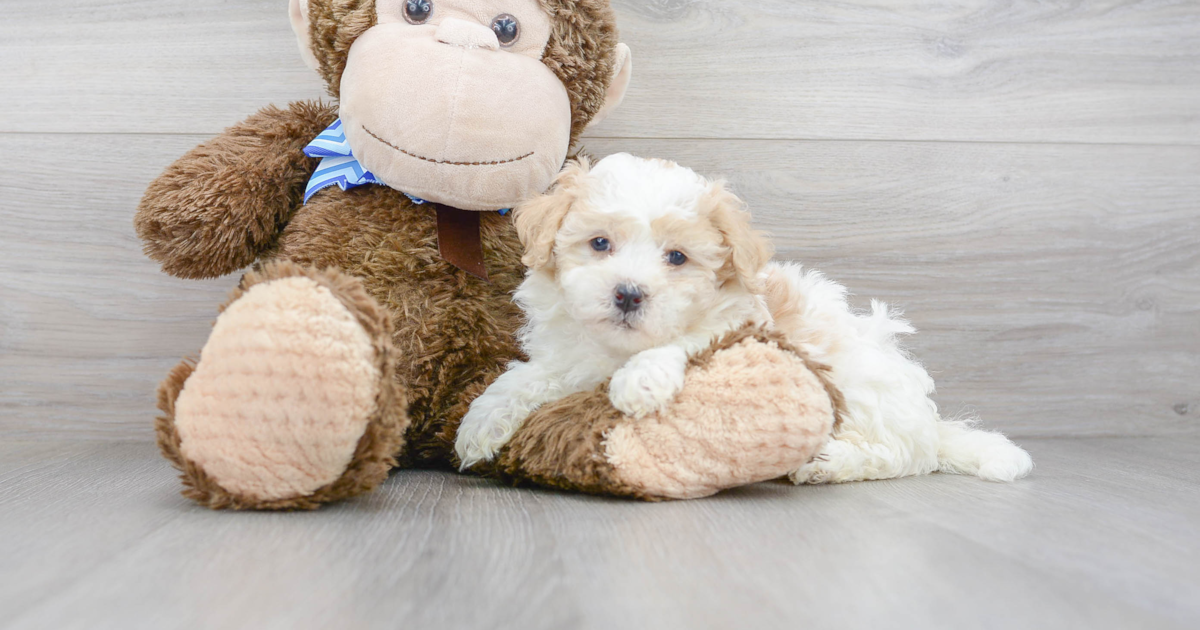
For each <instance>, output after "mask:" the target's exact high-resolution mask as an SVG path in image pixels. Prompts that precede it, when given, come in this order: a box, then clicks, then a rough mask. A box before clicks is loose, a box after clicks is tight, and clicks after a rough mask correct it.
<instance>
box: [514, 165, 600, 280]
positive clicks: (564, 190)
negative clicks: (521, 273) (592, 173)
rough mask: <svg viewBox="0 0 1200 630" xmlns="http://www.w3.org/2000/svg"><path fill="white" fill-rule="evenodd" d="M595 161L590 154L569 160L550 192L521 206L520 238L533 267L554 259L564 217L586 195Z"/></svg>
mask: <svg viewBox="0 0 1200 630" xmlns="http://www.w3.org/2000/svg"><path fill="white" fill-rule="evenodd" d="M590 169H591V164H590V163H589V162H588V159H587V158H586V157H580V158H579V159H578V161H573V162H568V163H567V166H566V167H565V168H563V170H562V172H561V173H559V174H558V178H557V179H555V181H554V186H553V187H552V188H551V189H550V191H549V192H547V193H546V194H544V195H542V196H540V197H534V198H533V199H530V200H529V201H526V202H524V203H522V204H521V205H519V206H517V208H516V210H515V211H514V213H513V221H514V222H515V223H516V226H517V238H520V239H521V245H523V246H525V255H524V256H523V257H522V258H521V262H522V263H523V264H524V265H525V266H526V267H529V268H530V269H540V268H542V267H545V266H546V265H549V264H551V263H552V262H553V260H554V241H555V237H556V236H558V230H559V228H561V227H562V222H563V219H564V218H566V216H567V212H569V211H570V210H571V206H572V205H573V204H574V203H575V201H576V200H577V199H578V198H579V197H580V195H582V194H583V187H584V186H585V183H584V179H585V178H586V177H587V174H588V171H589V170H590Z"/></svg>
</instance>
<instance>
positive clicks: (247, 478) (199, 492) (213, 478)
mask: <svg viewBox="0 0 1200 630" xmlns="http://www.w3.org/2000/svg"><path fill="white" fill-rule="evenodd" d="M281 272H282V273H281ZM286 273H297V274H299V275H290V276H289V275H285V277H275V278H271V277H270V276H271V275H275V276H278V275H284V274H286ZM248 280H249V286H248V288H247V289H244V290H242V291H240V292H239V295H236V296H235V298H234V300H233V301H232V302H231V303H230V304H229V305H228V306H227V307H226V308H225V310H224V312H223V313H222V314H221V316H220V317H219V318H218V319H217V322H216V325H215V326H214V328H213V332H212V335H211V336H210V337H209V340H208V343H207V344H206V345H205V346H204V349H203V350H202V351H201V355H200V360H199V362H198V363H197V364H196V365H195V366H194V367H192V366H191V365H190V364H187V363H185V364H183V365H180V366H179V367H177V368H176V370H175V371H174V372H173V373H172V374H171V376H170V377H169V378H168V379H167V381H166V382H164V383H163V386H162V388H161V391H160V406H161V407H162V408H163V411H165V412H167V416H166V417H164V418H160V420H159V443H160V446H161V447H162V448H163V451H164V453H165V454H166V455H167V457H168V458H169V459H172V460H173V461H175V463H176V465H178V466H179V467H180V468H181V469H182V470H183V473H184V475H183V476H184V482H185V484H186V485H187V486H189V487H188V490H187V491H185V494H186V495H187V496H189V497H191V498H193V499H196V500H197V501H200V502H201V503H204V504H206V505H208V506H210V507H214V508H227V507H228V508H250V509H295V508H313V507H316V506H317V505H319V504H321V503H323V502H327V501H331V500H335V499H339V498H344V497H346V496H351V495H353V494H357V493H359V492H362V491H365V490H368V489H370V488H373V487H374V486H375V485H378V483H380V482H381V481H382V480H383V479H384V478H385V477H386V475H387V471H388V470H389V469H390V468H391V467H392V466H394V465H395V461H394V459H393V456H394V454H395V453H396V451H397V450H398V449H399V447H400V444H401V440H402V439H403V431H404V428H405V426H404V425H405V422H404V421H403V418H402V417H401V416H402V412H401V413H398V412H397V409H398V404H397V400H396V398H397V392H395V391H393V390H394V388H395V385H394V383H393V380H394V379H393V378H392V369H391V368H390V365H389V363H390V361H389V360H388V359H389V358H390V357H389V355H390V353H391V350H390V345H389V344H390V335H388V334H387V333H388V332H389V330H388V326H387V322H386V318H382V313H381V312H380V309H378V307H377V306H376V305H374V303H373V301H371V300H370V298H369V297H368V296H366V294H365V293H362V289H361V286H360V285H359V284H358V283H357V281H355V280H353V279H352V278H348V277H347V276H344V275H341V274H337V273H336V272H313V271H310V270H305V269H302V268H298V267H295V266H275V267H272V268H268V269H266V270H265V271H264V274H260V275H258V276H256V277H255V276H248ZM256 281H257V283H255V282H256ZM381 318H382V320H381Z"/></svg>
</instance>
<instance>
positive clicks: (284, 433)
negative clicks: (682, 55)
mask: <svg viewBox="0 0 1200 630" xmlns="http://www.w3.org/2000/svg"><path fill="white" fill-rule="evenodd" d="M290 15H291V19H292V24H293V26H294V27H295V30H296V33H297V35H298V38H299V42H300V50H301V53H302V56H303V57H304V59H305V61H306V62H307V63H308V64H309V65H310V66H311V67H312V68H313V69H314V70H316V71H317V72H318V73H320V75H321V77H323V78H324V80H325V82H326V84H327V86H328V90H329V93H330V95H331V96H332V97H333V98H334V99H336V104H335V105H327V104H322V103H318V102H300V103H293V104H292V105H290V106H289V107H288V108H286V109H280V108H275V107H267V108H266V109H263V110H262V111H260V112H258V113H257V114H255V115H253V116H251V117H250V118H248V119H247V120H245V121H244V122H242V123H240V124H238V125H235V126H234V127H231V128H230V129H228V130H226V131H225V132H224V133H222V134H221V135H220V136H218V137H216V138H215V139H213V140H211V141H209V142H206V143H204V144H202V145H200V146H199V147H197V148H195V149H193V150H192V151H191V152H189V153H188V154H187V155H185V156H184V157H182V158H180V159H179V160H178V161H177V162H175V163H174V164H173V165H171V166H170V167H169V168H167V170H166V172H164V173H163V174H162V175H161V176H160V177H159V178H158V179H157V180H155V181H154V182H153V183H152V184H151V185H150V186H149V188H148V190H147V192H146V194H145V197H144V199H143V200H142V202H141V205H140V206H139V208H138V212H137V216H136V219H135V225H136V228H137V233H138V235H139V236H140V237H141V239H142V240H143V241H144V243H145V250H146V253H147V254H148V255H149V256H150V257H151V258H152V259H154V260H155V261H157V262H158V263H160V264H161V265H162V268H163V269H164V271H166V272H167V273H170V274H172V275H175V276H178V277H181V278H210V277H216V276H221V275H225V274H229V273H232V272H235V271H237V270H239V269H242V268H245V267H247V266H251V267H252V269H251V270H250V271H249V272H248V273H246V274H245V275H244V276H243V278H242V280H241V283H240V285H239V286H238V288H237V289H236V290H235V291H234V293H233V295H232V296H231V298H230V299H229V301H228V302H227V303H226V304H225V305H224V306H223V307H222V308H221V312H220V316H219V317H218V318H217V320H216V322H215V324H214V326H213V330H212V333H211V336H210V337H209V339H208V341H207V342H206V344H205V345H204V347H203V349H202V350H201V352H200V356H199V358H198V359H197V360H185V361H184V362H183V363H181V364H180V365H178V366H177V367H176V368H174V369H173V370H172V371H171V372H170V373H169V375H168V376H167V378H166V379H165V380H164V382H163V383H162V385H161V386H160V388H159V408H160V409H161V410H162V412H163V413H162V415H161V416H160V417H159V419H158V422H157V425H156V429H157V434H158V442H159V446H160V448H161V450H162V452H163V454H164V455H165V456H166V457H167V458H168V459H169V460H171V462H173V463H174V465H175V466H176V467H178V468H179V469H180V471H181V472H182V479H183V482H184V485H185V490H184V494H185V495H186V496H188V497H190V498H192V499H194V500H195V501H197V502H199V503H201V504H203V505H206V506H208V507H211V508H235V509H307V508H314V507H317V506H319V505H321V504H323V503H327V502H330V501H335V500H338V499H343V498H346V497H350V496H353V495H356V494H359V493H362V492H365V491H368V490H371V489H372V488H374V487H375V486H377V485H378V484H379V483H381V482H382V481H383V480H384V479H385V478H386V477H387V475H388V472H389V471H390V470H392V469H394V468H397V467H440V468H452V467H454V466H455V465H456V464H457V462H456V461H455V459H454V436H455V429H456V427H457V424H458V422H459V420H460V419H461V418H462V416H463V414H464V413H465V412H466V410H467V408H468V405H469V403H470V402H471V400H472V399H473V397H474V396H476V395H478V394H479V393H480V392H482V391H483V390H484V389H485V388H486V386H487V384H488V383H489V382H491V380H493V379H494V378H495V377H497V376H498V375H499V374H501V373H502V372H503V371H504V369H505V366H506V365H507V364H508V363H509V362H510V361H512V360H514V359H517V358H519V352H520V351H519V349H518V345H517V342H516V338H515V335H516V331H517V330H518V328H519V327H520V325H521V316H520V311H519V310H518V309H517V308H516V307H515V306H514V305H513V304H512V302H511V299H510V296H511V293H512V291H513V290H514V289H515V287H516V286H517V285H518V284H519V283H520V281H521V280H522V278H523V276H524V273H525V270H524V269H523V268H522V266H521V255H522V247H521V243H520V242H519V240H518V237H517V234H516V232H515V230H514V228H513V226H512V224H511V220H510V217H508V216H507V215H506V214H505V213H504V212H503V211H504V210H506V209H509V208H512V207H513V206H515V205H517V204H519V203H521V202H522V201H524V200H527V199H529V198H531V197H534V196H536V195H538V194H540V193H542V192H544V191H545V190H546V188H547V187H549V185H550V184H551V182H552V181H553V178H554V177H555V175H556V174H557V173H558V171H559V170H560V169H561V167H562V166H563V164H564V161H565V159H566V158H567V155H568V151H569V150H570V147H571V146H572V144H573V143H574V142H575V140H576V139H577V138H578V137H579V134H580V133H581V132H582V131H583V130H584V129H585V128H586V127H587V126H588V125H589V124H592V123H595V122H597V121H599V120H600V119H602V118H603V117H604V116H605V115H606V114H608V113H609V112H610V111H611V110H612V109H613V108H614V107H616V106H617V105H618V104H619V103H620V101H621V99H622V97H623V95H624V92H625V89H626V87H627V86H628V84H629V81H630V75H631V70H632V63H631V60H630V53H629V49H628V48H627V47H626V46H624V45H623V44H620V43H618V41H617V31H616V26H615V22H614V16H613V13H612V9H611V8H610V6H609V3H608V1H607V0H291V2H290ZM836 400H837V394H836V392H835V391H834V390H833V389H832V387H831V386H830V385H829V383H828V381H827V379H826V378H825V374H824V370H823V368H821V367H820V366H818V365H815V364H812V363H811V362H810V361H808V360H807V358H806V357H804V356H803V355H802V354H801V353H800V352H799V351H797V350H796V349H794V348H791V347H788V346H787V344H786V343H784V342H782V341H781V340H779V339H775V338H773V337H771V335H770V334H768V333H764V332H761V331H757V330H745V331H742V332H740V333H738V334H735V335H731V336H729V337H726V338H725V339H721V340H719V341H717V342H716V343H715V344H714V345H713V347H712V348H710V349H709V351H708V352H705V353H703V354H702V355H700V356H696V357H693V358H692V363H691V367H690V368H689V372H688V381H687V386H686V387H685V389H684V391H683V392H682V393H681V394H680V396H679V398H678V399H677V403H676V405H673V406H672V408H671V409H670V410H667V411H665V412H663V413H660V414H658V415H655V416H652V417H648V418H642V419H640V420H636V421H635V420H633V419H630V418H626V417H624V416H622V415H621V414H620V413H619V412H617V411H616V410H615V409H613V408H612V406H611V405H610V404H609V402H608V399H607V396H606V395H605V394H604V391H603V388H601V389H600V390H598V391H596V392H587V393H583V394H578V395H575V396H572V397H569V398H567V399H564V400H561V401H559V402H557V403H555V404H551V405H547V406H546V407H544V408H542V409H540V410H538V411H537V412H536V413H535V414H534V415H533V416H532V417H530V418H529V419H528V420H527V421H526V423H525V425H524V426H523V427H522V428H521V429H520V430H519V431H518V432H517V434H516V435H515V436H514V437H513V438H512V439H511V440H510V442H509V443H508V444H507V446H506V447H505V448H504V449H502V450H501V451H500V453H499V454H498V455H497V456H496V458H495V459H494V460H493V461H491V462H488V463H487V464H486V465H481V466H479V467H477V469H478V470H477V472H481V473H483V474H489V475H492V476H495V477H498V478H501V479H505V480H507V481H510V482H514V483H535V484H540V485H543V486H549V487H555V488H561V489H570V490H578V491H584V492H591V493H601V494H609V495H616V496H628V497H638V498H644V499H666V498H687V497H699V496H705V495H708V494H712V493H714V492H717V491H719V490H721V489H724V488H729V487H733V486H737V485H742V484H747V483H752V482H757V481H762V480H767V479H773V478H777V477H780V476H782V475H785V474H786V473H788V472H789V471H792V470H795V469H797V468H799V467H800V466H801V465H803V464H805V463H806V462H807V461H809V459H811V457H812V456H813V455H814V454H815V453H816V452H817V449H819V448H820V446H821V445H822V444H823V443H824V441H825V440H826V439H827V437H828V435H829V433H830V430H831V427H832V423H833V421H834V417H835V415H836V414H835V408H836Z"/></svg>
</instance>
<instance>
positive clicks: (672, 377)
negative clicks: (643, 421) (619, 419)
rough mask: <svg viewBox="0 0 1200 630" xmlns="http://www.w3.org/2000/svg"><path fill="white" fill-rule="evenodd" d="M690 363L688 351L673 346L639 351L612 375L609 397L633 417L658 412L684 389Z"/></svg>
mask: <svg viewBox="0 0 1200 630" xmlns="http://www.w3.org/2000/svg"><path fill="white" fill-rule="evenodd" d="M687 362H688V357H687V353H686V352H684V351H683V349H682V348H676V347H674V346H667V347H663V348H654V349H651V350H646V351H644V352H639V353H638V354H636V355H634V357H633V358H632V359H630V360H629V362H628V363H626V364H625V365H624V366H623V367H622V368H621V369H619V370H617V372H616V373H615V374H613V377H612V382H611V383H610V384H609V386H608V399H609V400H610V401H612V404H613V406H614V407H616V408H617V410H619V411H621V412H622V413H625V414H626V415H628V416H632V417H634V418H641V417H643V416H645V415H647V414H651V413H654V412H656V411H659V410H660V409H662V408H664V407H666V406H667V404H668V403H670V402H671V401H672V400H673V399H674V398H675V395H676V394H678V393H679V390H681V389H683V381H684V374H685V372H686V371H687Z"/></svg>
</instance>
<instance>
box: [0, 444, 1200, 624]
mask: <svg viewBox="0 0 1200 630" xmlns="http://www.w3.org/2000/svg"><path fill="white" fill-rule="evenodd" d="M1026 446H1027V447H1029V449H1030V450H1031V452H1032V453H1033V455H1034V458H1035V459H1036V460H1037V461H1038V462H1039V465H1038V469H1037V471H1036V472H1035V473H1034V476H1033V477H1031V478H1029V479H1027V480H1025V481H1021V482H1018V483H1015V484H1011V485H1005V484H989V483H986V482H982V481H979V480H976V479H971V478H964V477H953V476H942V475H934V476H930V477H924V478H915V479H905V480H897V481H889V482H871V483H861V484H851V485H845V486H834V487H793V486H790V485H786V484H778V483H775V484H760V485H756V486H750V487H747V488H742V489H739V490H736V491H731V492H726V493H723V494H721V495H718V496H716V497H714V498H712V499H706V500H702V501H692V502H676V503H662V504H644V503H636V502H624V501H611V500H603V499H596V498H591V497H585V496H579V495H563V494H554V493H549V492H542V491H530V490H515V489H512V488H504V487H499V486H496V485H493V484H492V483H491V482H488V481H484V480H480V479H477V478H473V477H463V476H457V475H452V474H441V473H423V472H411V471H408V472H401V473H398V474H396V475H394V476H393V477H392V478H391V479H390V480H389V481H388V482H387V483H385V484H384V486H383V487H382V488H380V489H379V490H378V491H376V492H374V493H372V494H370V495H368V496H365V497H362V498H360V499H356V500H353V501H350V502H347V503H344V504H340V505H337V506H334V507H331V508H328V509H324V510H322V511H320V512H316V513H293V514H286V513H284V514H280V513H275V514H255V513H248V514H247V513H217V512H211V511H207V510H204V509H201V508H198V507H196V506H194V505H191V504H190V503H188V502H187V501H185V500H184V499H182V498H181V497H179V496H178V494H177V492H178V488H177V486H176V484H175V483H173V480H172V475H171V471H170V469H169V468H168V466H167V464H166V463H165V462H164V461H162V460H161V459H160V458H159V457H158V455H157V454H156V453H155V452H154V450H153V447H152V446H150V445H147V444H111V445H96V444H91V445H89V444H72V443H39V444H33V445H29V444H19V443H18V444H11V443H8V444H0V462H2V464H0V540H4V541H5V552H4V562H3V563H0V611H3V613H4V614H3V617H2V618H0V627H3V628H6V629H12V630H17V629H24V628H31V629H32V628H85V627H86V628H89V629H106V628H114V629H116V628H121V629H123V628H130V627H154V628H222V629H232V628H256V629H257V628H287V629H289V630H303V629H306V628H329V627H353V628H364V629H368V628H376V627H387V628H394V627H398V625H400V626H403V627H420V628H497V629H503V628H522V629H529V630H536V629H540V628H580V629H590V628H646V629H648V630H656V629H661V628H764V629H766V628H789V629H792V628H796V627H813V628H833V627H836V628H880V627H896V626H903V627H919V628H935V629H936V628H964V627H967V628H974V627H988V628H1032V627H1037V628H1094V629H1102V628H1133V627H1138V628H1149V627H1152V628H1184V627H1195V625H1196V624H1197V623H1198V622H1200V569H1198V568H1197V567H1198V566H1200V563H1198V562H1197V561H1198V560H1200V557H1198V556H1197V549H1196V545H1195V540H1196V539H1197V536H1200V526H1198V523H1200V502H1198V500H1197V497H1198V496H1200V472H1198V471H1197V469H1196V467H1195V466H1194V462H1195V461H1196V459H1197V458H1198V457H1200V441H1198V440H1197V439H1196V438H1188V439H1182V440H1179V439H1164V438H1146V439H1129V438H1124V439H1073V440H1031V441H1028V442H1027V443H1026ZM898 620H902V621H898Z"/></svg>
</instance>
